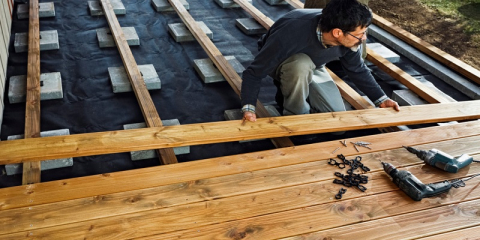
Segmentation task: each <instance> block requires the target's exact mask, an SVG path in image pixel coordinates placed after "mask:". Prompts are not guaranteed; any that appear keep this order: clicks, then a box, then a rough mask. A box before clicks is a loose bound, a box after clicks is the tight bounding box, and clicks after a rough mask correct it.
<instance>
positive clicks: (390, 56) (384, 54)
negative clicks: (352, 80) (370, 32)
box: [365, 43, 400, 65]
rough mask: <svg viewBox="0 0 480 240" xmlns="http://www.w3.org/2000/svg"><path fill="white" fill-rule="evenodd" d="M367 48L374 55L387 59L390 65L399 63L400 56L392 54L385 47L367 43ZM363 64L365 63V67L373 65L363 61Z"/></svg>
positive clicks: (379, 44)
mask: <svg viewBox="0 0 480 240" xmlns="http://www.w3.org/2000/svg"><path fill="white" fill-rule="evenodd" d="M367 47H368V48H370V49H371V50H372V51H374V52H375V53H377V54H378V55H380V56H382V57H383V58H385V59H387V60H388V61H389V62H391V63H398V62H400V56H399V55H398V54H396V53H395V52H393V51H392V50H390V49H388V48H387V47H385V46H383V45H382V44H381V43H367ZM365 62H366V63H367V65H373V63H371V62H369V61H365Z"/></svg>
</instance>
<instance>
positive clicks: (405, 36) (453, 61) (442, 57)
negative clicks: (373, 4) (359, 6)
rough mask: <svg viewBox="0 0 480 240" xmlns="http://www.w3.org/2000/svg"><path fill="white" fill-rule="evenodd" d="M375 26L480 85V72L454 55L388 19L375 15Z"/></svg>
mask: <svg viewBox="0 0 480 240" xmlns="http://www.w3.org/2000/svg"><path fill="white" fill-rule="evenodd" d="M372 22H373V24H375V25H377V26H379V27H381V28H382V29H384V30H385V31H387V32H389V33H391V34H393V35H395V36H396V37H398V38H400V39H401V40H403V41H405V42H407V43H408V44H410V45H412V46H414V47H416V48H417V49H419V50H420V51H422V52H424V53H425V54H427V55H429V56H431V57H432V58H434V59H436V60H437V61H439V62H441V63H442V64H444V65H446V66H448V67H450V68H451V69H453V70H455V71H457V72H459V73H460V74H462V75H464V76H465V77H467V78H469V79H470V80H472V81H474V82H476V83H479V84H480V71H479V70H478V69H476V68H474V67H472V66H470V65H468V64H466V63H465V62H463V61H461V60H459V59H458V58H455V57H453V56H452V55H450V54H448V53H446V52H444V51H442V50H440V49H438V48H436V47H435V46H433V45H431V44H429V43H427V42H425V41H424V40H422V39H420V38H419V37H417V36H415V35H413V34H411V33H409V32H407V31H405V30H404V29H402V28H400V27H398V26H395V25H394V24H393V23H391V22H389V21H387V20H386V19H384V18H382V17H380V16H378V15H377V14H373V20H372Z"/></svg>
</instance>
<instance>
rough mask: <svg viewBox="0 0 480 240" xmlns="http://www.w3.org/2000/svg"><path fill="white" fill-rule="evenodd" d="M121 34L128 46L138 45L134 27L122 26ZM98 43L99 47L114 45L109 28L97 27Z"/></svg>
mask: <svg viewBox="0 0 480 240" xmlns="http://www.w3.org/2000/svg"><path fill="white" fill-rule="evenodd" d="M122 31H123V35H124V36H125V39H126V40H127V43H128V46H138V45H140V39H139V38H138V35H137V31H135V28H134V27H122ZM97 39H98V45H99V46H100V47H101V48H106V47H115V46H116V45H115V41H114V39H113V36H112V34H111V32H110V28H98V29H97Z"/></svg>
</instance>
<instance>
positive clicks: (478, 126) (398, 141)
mask: <svg viewBox="0 0 480 240" xmlns="http://www.w3.org/2000/svg"><path fill="white" fill-rule="evenodd" d="M476 135H480V121H475V122H466V123H460V124H456V125H453V126H441V127H430V128H424V129H417V130H409V131H405V132H396V133H388V134H378V135H371V136H365V137H359V138H354V139H346V141H347V142H350V141H370V142H374V143H375V145H374V146H372V147H373V149H372V150H369V149H362V152H361V153H362V154H367V153H373V152H378V151H388V150H391V149H395V148H400V147H401V146H402V145H413V143H414V142H415V143H416V144H440V143H439V141H441V140H443V141H446V140H454V139H462V138H468V137H472V136H476ZM390 139H395V141H389V140H390ZM454 143H455V142H454ZM456 145H457V144H455V145H454V144H450V143H449V144H446V145H443V144H442V145H437V146H439V147H440V148H442V149H443V150H444V151H448V152H449V153H450V154H452V155H459V154H461V153H462V152H463V151H464V149H465V148H457V147H453V146H456ZM338 146H341V145H340V143H339V142H338V141H330V142H323V143H316V144H309V145H303V146H296V147H291V148H283V149H274V150H268V151H262V152H254V153H248V154H241V155H234V156H225V157H218V158H213V159H207V160H198V161H195V162H186V163H181V164H179V165H176V164H175V165H166V166H159V167H151V168H145V169H136V170H129V171H123V172H116V173H108V174H101V175H94V176H88V177H81V178H73V179H65V180H61V181H53V182H45V183H41V184H32V185H29V186H17V187H11V188H4V189H0V209H1V210H7V209H15V208H21V207H27V206H36V205H41V204H47V203H52V202H61V201H68V200H72V199H78V198H85V197H94V196H98V195H106V194H112V193H117V192H125V191H132V190H137V189H145V188H152V187H158V186H165V185H169V184H175V183H184V182H192V181H195V180H198V179H206V178H213V177H220V176H228V175H233V174H240V173H250V172H252V171H260V170H264V169H269V168H277V167H283V166H291V165H295V164H301V163H309V162H315V161H317V160H318V159H327V158H330V157H335V155H334V154H332V151H333V149H335V148H337V147H338ZM426 147H432V145H427V146H426ZM389 152H390V151H388V153H389ZM341 153H342V154H344V155H345V156H352V155H356V154H358V153H357V151H355V150H354V149H353V148H352V147H350V148H344V149H342V150H341ZM373 156H375V155H373ZM386 158H387V159H392V157H391V156H390V155H387V156H386ZM365 160H367V159H365ZM396 164H399V163H396ZM399 166H400V164H399ZM113 185H114V186H115V188H112V187H111V186H113ZM79 189H82V191H79Z"/></svg>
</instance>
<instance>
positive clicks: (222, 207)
mask: <svg viewBox="0 0 480 240" xmlns="http://www.w3.org/2000/svg"><path fill="white" fill-rule="evenodd" d="M476 141H478V138H477V140H476ZM471 143H472V144H474V143H475V141H472V142H471ZM477 150H478V149H477ZM377 165H378V166H375V167H377V170H378V169H380V168H381V166H380V163H379V162H377ZM329 167H330V166H328V165H327V164H326V162H325V161H324V167H323V168H324V171H328V169H329ZM472 168H473V169H472ZM472 168H470V169H463V170H462V171H463V172H462V173H463V174H465V173H466V172H468V171H467V170H471V172H470V174H472V173H474V172H476V171H479V170H480V165H472ZM407 170H409V171H411V172H413V173H414V174H415V175H417V176H418V177H419V178H423V177H428V178H429V180H433V181H441V180H445V179H448V177H452V178H453V176H452V174H448V173H445V172H440V171H439V172H440V173H443V174H431V173H429V172H428V171H425V170H422V166H415V167H411V168H407ZM333 171H334V170H332V172H333ZM332 172H330V173H332ZM368 175H369V179H370V181H369V184H367V187H368V188H369V191H368V192H366V193H362V192H360V191H354V189H349V190H351V191H349V194H348V195H346V196H345V199H344V200H343V201H341V202H338V201H336V200H335V199H332V196H333V195H334V194H335V192H336V191H338V186H337V185H334V184H332V183H331V179H330V180H325V181H319V182H314V183H309V184H303V185H296V186H291V187H283V188H274V189H272V190H266V191H262V192H254V193H251V194H242V195H238V196H233V197H228V198H220V199H217V198H214V199H210V200H207V201H205V202H198V203H189V204H186V205H179V206H173V207H166V206H158V205H156V204H155V203H158V202H159V201H160V202H163V200H162V199H158V200H156V201H152V200H151V199H150V200H146V201H143V199H144V197H148V196H144V195H142V194H136V195H133V196H131V197H128V198H126V199H115V198H113V197H111V196H108V195H107V196H101V197H99V198H97V199H95V200H94V201H93V202H92V200H91V199H87V200H86V201H85V202H84V204H81V203H78V204H75V207H74V208H73V210H77V209H78V211H79V212H78V213H77V214H72V213H65V211H60V210H58V209H55V208H50V209H52V210H53V212H48V208H47V207H44V206H39V209H36V210H35V211H32V212H33V215H30V214H26V215H23V214H22V216H25V217H29V216H30V217H36V218H37V219H38V222H40V223H44V222H51V224H54V225H56V226H52V227H49V226H39V227H38V228H35V227H32V226H26V227H27V229H24V231H25V230H27V231H28V232H30V233H32V234H33V236H36V237H40V238H41V237H47V238H54V239H84V238H95V239H124V238H136V237H145V236H151V235H154V234H161V233H167V236H161V235H159V236H155V237H156V239H171V238H176V237H177V236H178V233H173V234H174V235H175V237H173V236H172V234H169V232H173V231H177V230H187V229H188V230H187V231H188V232H190V233H192V232H193V233H194V235H190V236H188V237H187V239H192V238H204V239H221V238H222V236H232V234H231V233H233V232H235V231H237V232H239V233H240V232H244V233H247V235H248V236H249V237H251V238H256V239H271V238H278V237H285V236H291V235H293V234H299V233H305V232H311V231H312V230H313V231H315V230H318V229H329V228H332V227H340V226H343V225H345V224H352V223H360V222H365V221H370V220H374V219H382V218H386V217H389V216H396V215H400V214H405V213H409V212H412V211H423V212H424V213H425V214H428V213H426V212H427V211H424V210H425V209H429V210H432V211H434V209H435V208H441V207H442V206H448V205H451V204H456V203H459V202H461V201H472V200H476V199H478V198H480V188H477V187H476V184H479V183H480V179H475V181H473V180H472V181H471V182H469V185H468V187H466V188H462V189H454V190H453V191H452V192H449V193H448V194H444V195H442V196H438V197H433V198H429V199H428V200H426V201H423V202H422V204H412V200H411V199H409V198H408V197H407V196H405V195H404V194H403V193H402V192H401V191H399V190H398V189H397V188H396V187H395V185H394V184H393V183H392V182H391V180H390V179H389V177H388V176H387V175H386V174H385V173H383V172H378V173H373V174H368ZM432 176H433V177H432ZM255 185H256V184H253V186H255ZM187 190H188V189H187ZM172 196H174V195H173V194H172ZM185 200H188V199H185ZM89 202H90V203H89ZM115 202H116V204H117V205H118V207H119V209H121V208H129V209H130V208H141V207H142V206H147V207H149V208H151V210H148V211H141V210H140V211H138V212H136V213H128V214H122V213H121V212H118V211H117V212H116V214H115V215H116V216H111V217H107V218H101V219H93V220H86V219H83V216H84V215H83V214H82V211H83V210H82V209H81V208H82V207H85V209H88V208H89V207H88V205H91V206H92V209H90V211H93V210H94V209H95V208H97V209H98V213H99V215H101V214H103V213H106V212H107V210H108V208H106V207H103V205H110V204H115ZM472 202H478V201H472ZM462 204H463V203H462ZM62 207H63V208H64V209H69V207H68V205H62ZM303 208H307V209H303ZM29 210H31V209H24V210H23V212H25V213H28V212H30V211H29ZM42 210H43V211H42ZM100 210H101V211H100ZM471 210H473V209H471ZM45 211H47V212H45ZM13 212H15V211H13ZM475 213H476V211H473V212H472V211H470V212H468V213H467V214H466V216H464V217H475V216H476V214H475ZM11 214H12V213H11ZM90 215H91V216H93V212H91V213H90ZM44 216H48V219H45V217H44ZM314 216H317V217H316V218H315V220H314V219H313V217H314ZM318 216H322V218H321V219H319V218H318ZM428 216H430V215H428ZM432 216H433V215H432ZM99 217H100V216H99ZM69 218H73V219H72V220H74V221H78V222H74V223H67V224H65V222H63V221H62V219H69ZM57 219H58V221H59V222H57V221H56V220H57ZM237 219H240V220H237ZM342 219H347V220H346V221H345V220H343V221H341V220H342ZM387 219H388V218H387ZM404 219H406V218H404ZM479 219H480V216H476V221H478V220H479ZM85 220H86V221H85ZM232 220H233V222H232ZM473 220H474V219H471V220H470V221H469V223H471V222H473ZM32 222H33V223H36V222H37V221H35V219H32V220H27V218H26V219H25V223H30V224H31V223H32ZM235 222H239V223H240V224H239V225H243V224H245V223H247V222H248V225H247V227H246V228H245V230H244V229H243V228H241V227H240V228H232V227H231V225H232V223H235ZM13 224H14V223H13V222H12V225H13ZM17 224H18V225H25V224H22V221H17ZM64 224H65V225H64ZM212 224H218V225H219V226H223V227H219V226H214V227H215V228H212V226H209V225H212ZM387 224H388V221H387ZM380 225H381V224H380ZM281 226H289V227H288V228H282V227H281ZM44 227H46V228H44ZM203 227H205V229H204V228H203ZM309 227H311V228H309ZM248 228H253V229H255V231H250V232H249V231H248V230H247V229H248ZM7 230H8V229H7ZM19 234H20V235H21V234H25V232H23V233H22V232H21V233H14V234H13V235H19ZM182 235H184V233H181V234H180V236H182ZM235 235H236V234H235ZM235 235H234V236H235ZM8 238H9V236H8V235H7V236H6V239H8ZM351 239H353V238H351Z"/></svg>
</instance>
